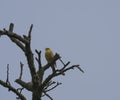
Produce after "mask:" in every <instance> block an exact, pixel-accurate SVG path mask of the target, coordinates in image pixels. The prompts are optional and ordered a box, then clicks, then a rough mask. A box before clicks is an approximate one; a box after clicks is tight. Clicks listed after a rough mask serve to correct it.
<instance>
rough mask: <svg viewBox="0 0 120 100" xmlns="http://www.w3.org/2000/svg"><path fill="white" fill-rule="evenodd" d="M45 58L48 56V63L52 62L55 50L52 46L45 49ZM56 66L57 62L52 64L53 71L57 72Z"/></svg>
mask: <svg viewBox="0 0 120 100" xmlns="http://www.w3.org/2000/svg"><path fill="white" fill-rule="evenodd" d="M45 58H46V60H47V62H48V63H50V62H51V61H52V60H53V58H54V54H53V52H52V50H51V49H50V48H46V49H45ZM55 67H56V63H54V64H53V65H51V68H52V71H53V72H55Z"/></svg>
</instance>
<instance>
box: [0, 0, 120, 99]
mask: <svg viewBox="0 0 120 100" xmlns="http://www.w3.org/2000/svg"><path fill="white" fill-rule="evenodd" d="M0 13H1V14H0V29H3V28H7V29H8V27H9V24H10V23H11V22H13V23H14V24H15V29H14V32H16V33H18V34H20V35H23V34H27V33H28V30H29V26H30V24H33V25H34V28H33V31H32V49H33V52H34V49H38V50H42V57H43V59H42V62H43V64H45V63H46V62H45V58H44V49H45V48H46V47H50V48H51V49H52V50H53V51H54V52H58V53H59V54H60V55H61V56H62V59H63V60H64V61H65V62H67V61H71V65H72V64H80V65H81V68H83V69H84V71H85V73H84V74H82V73H81V72H79V71H78V70H71V71H69V72H67V73H66V76H65V77H63V76H61V77H59V78H57V79H55V80H57V81H60V82H62V83H63V84H62V85H61V86H59V87H57V88H56V89H55V90H53V91H52V92H50V94H51V96H53V98H54V100H120V79H119V76H120V1H119V0H1V2H0ZM20 61H22V62H23V63H24V64H25V67H24V75H23V80H25V81H29V80H30V79H29V73H28V68H27V66H26V60H25V58H24V55H23V53H22V52H21V50H20V49H19V48H17V47H16V45H15V44H13V43H11V42H10V40H9V39H8V38H6V37H1V38H0V79H3V80H5V79H6V65H7V64H10V79H11V80H12V81H11V84H12V85H14V86H16V87H17V86H18V87H20V86H19V85H17V84H16V83H14V80H15V79H17V78H18V76H19V71H20V70H19V69H20V67H19V62H20ZM24 93H25V94H26V95H27V98H28V100H30V98H31V97H30V94H29V93H27V92H26V91H25V92H24ZM1 97H2V99H3V100H7V99H11V100H15V95H14V94H13V93H12V92H8V91H7V89H5V88H3V87H1V86H0V98H1ZM43 100H48V98H44V99H43Z"/></svg>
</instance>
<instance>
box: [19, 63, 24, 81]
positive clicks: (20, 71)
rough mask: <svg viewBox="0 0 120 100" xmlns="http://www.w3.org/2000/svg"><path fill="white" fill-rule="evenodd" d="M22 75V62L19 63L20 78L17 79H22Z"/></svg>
mask: <svg viewBox="0 0 120 100" xmlns="http://www.w3.org/2000/svg"><path fill="white" fill-rule="evenodd" d="M22 75H23V64H22V62H20V76H19V79H22Z"/></svg>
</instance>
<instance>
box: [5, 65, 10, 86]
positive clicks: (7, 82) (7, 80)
mask: <svg viewBox="0 0 120 100" xmlns="http://www.w3.org/2000/svg"><path fill="white" fill-rule="evenodd" d="M6 84H8V85H10V81H9V64H7V79H6Z"/></svg>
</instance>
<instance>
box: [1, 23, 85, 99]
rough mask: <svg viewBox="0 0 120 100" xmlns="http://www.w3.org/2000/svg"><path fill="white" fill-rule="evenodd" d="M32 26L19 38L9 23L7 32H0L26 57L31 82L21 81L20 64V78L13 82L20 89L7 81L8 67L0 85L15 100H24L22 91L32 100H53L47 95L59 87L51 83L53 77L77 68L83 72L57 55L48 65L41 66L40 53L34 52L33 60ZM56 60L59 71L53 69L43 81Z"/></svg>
mask: <svg viewBox="0 0 120 100" xmlns="http://www.w3.org/2000/svg"><path fill="white" fill-rule="evenodd" d="M32 28H33V25H31V26H30V29H29V32H28V35H27V36H26V35H23V36H20V35H18V34H16V33H14V31H13V30H14V24H13V23H11V24H10V26H9V30H6V29H3V30H0V36H3V35H6V36H8V37H9V39H10V40H11V41H12V42H13V43H15V44H16V45H17V46H18V47H19V48H20V49H21V50H22V51H23V52H24V55H25V57H26V61H27V64H28V67H29V72H30V75H31V81H30V82H25V81H23V80H22V75H23V66H24V65H23V64H22V62H20V68H21V70H20V76H19V78H18V79H16V80H15V82H16V83H18V84H19V85H21V88H18V89H16V88H15V87H13V86H12V85H11V84H10V80H9V65H8V66H7V79H6V82H4V81H2V80H0V85H2V86H3V87H5V88H8V90H9V91H12V92H13V93H15V94H16V95H17V99H21V100H26V97H25V96H24V95H23V94H22V91H23V90H24V89H26V90H28V91H30V92H32V100H42V97H44V96H47V97H48V98H49V99H50V100H53V98H52V97H51V96H50V95H49V94H48V93H49V91H51V90H53V89H55V88H56V87H57V86H59V85H60V84H61V83H60V82H55V81H52V79H53V78H54V77H57V76H59V75H63V73H65V72H66V71H68V70H71V69H74V68H78V69H79V70H80V71H81V72H84V71H83V70H82V69H81V68H80V67H79V65H72V66H69V67H68V65H69V64H70V62H67V63H66V64H65V63H64V62H63V61H62V60H61V57H60V56H59V54H57V53H56V54H55V56H54V58H53V60H52V61H51V62H50V63H47V64H46V65H42V64H41V51H38V50H35V52H36V53H37V55H38V56H37V57H35V59H34V54H33V52H32V50H31V33H32ZM34 60H36V61H37V63H38V67H39V68H38V70H37V71H36V66H35V64H34ZM57 60H60V61H61V63H62V65H63V66H62V67H61V69H55V71H54V72H52V73H51V74H50V75H48V76H47V77H46V78H45V79H44V80H43V77H44V73H45V71H46V70H48V69H49V68H51V67H50V66H51V65H53V64H54V63H55V62H56V61H57Z"/></svg>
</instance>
